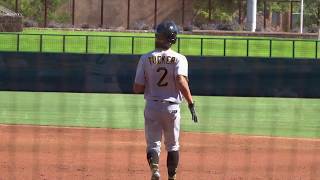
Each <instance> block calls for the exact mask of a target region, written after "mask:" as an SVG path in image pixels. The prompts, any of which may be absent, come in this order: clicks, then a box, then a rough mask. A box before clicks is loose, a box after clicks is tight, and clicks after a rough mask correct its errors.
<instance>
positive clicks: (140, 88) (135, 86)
mask: <svg viewBox="0 0 320 180" xmlns="http://www.w3.org/2000/svg"><path fill="white" fill-rule="evenodd" d="M133 92H134V93H136V94H141V93H144V85H141V84H137V83H134V84H133Z"/></svg>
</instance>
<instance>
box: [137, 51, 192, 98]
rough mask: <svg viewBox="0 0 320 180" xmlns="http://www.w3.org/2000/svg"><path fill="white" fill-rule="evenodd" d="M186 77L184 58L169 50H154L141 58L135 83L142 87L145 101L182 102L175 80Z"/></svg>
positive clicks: (186, 69) (186, 67) (186, 68)
mask: <svg viewBox="0 0 320 180" xmlns="http://www.w3.org/2000/svg"><path fill="white" fill-rule="evenodd" d="M177 75H183V76H186V77H188V61H187V59H186V57H185V56H183V55H181V54H179V53H177V52H175V51H173V50H171V49H168V50H165V51H161V50H154V51H151V52H149V53H147V54H145V55H143V56H141V58H140V60H139V63H138V67H137V72H136V77H135V83H137V84H140V85H144V86H145V91H144V98H145V99H146V100H163V101H169V102H174V103H181V102H182V94H181V92H180V91H179V89H178V87H177V85H176V81H175V78H176V76H177Z"/></svg>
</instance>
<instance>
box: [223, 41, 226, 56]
mask: <svg viewBox="0 0 320 180" xmlns="http://www.w3.org/2000/svg"><path fill="white" fill-rule="evenodd" d="M226 49H227V39H226V38H224V39H223V56H224V57H225V56H226V54H227V53H226Z"/></svg>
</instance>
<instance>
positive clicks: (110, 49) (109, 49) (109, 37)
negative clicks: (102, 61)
mask: <svg viewBox="0 0 320 180" xmlns="http://www.w3.org/2000/svg"><path fill="white" fill-rule="evenodd" d="M109 54H111V36H109Z"/></svg>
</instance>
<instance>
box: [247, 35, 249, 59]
mask: <svg viewBox="0 0 320 180" xmlns="http://www.w3.org/2000/svg"><path fill="white" fill-rule="evenodd" d="M247 57H249V39H247Z"/></svg>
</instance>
